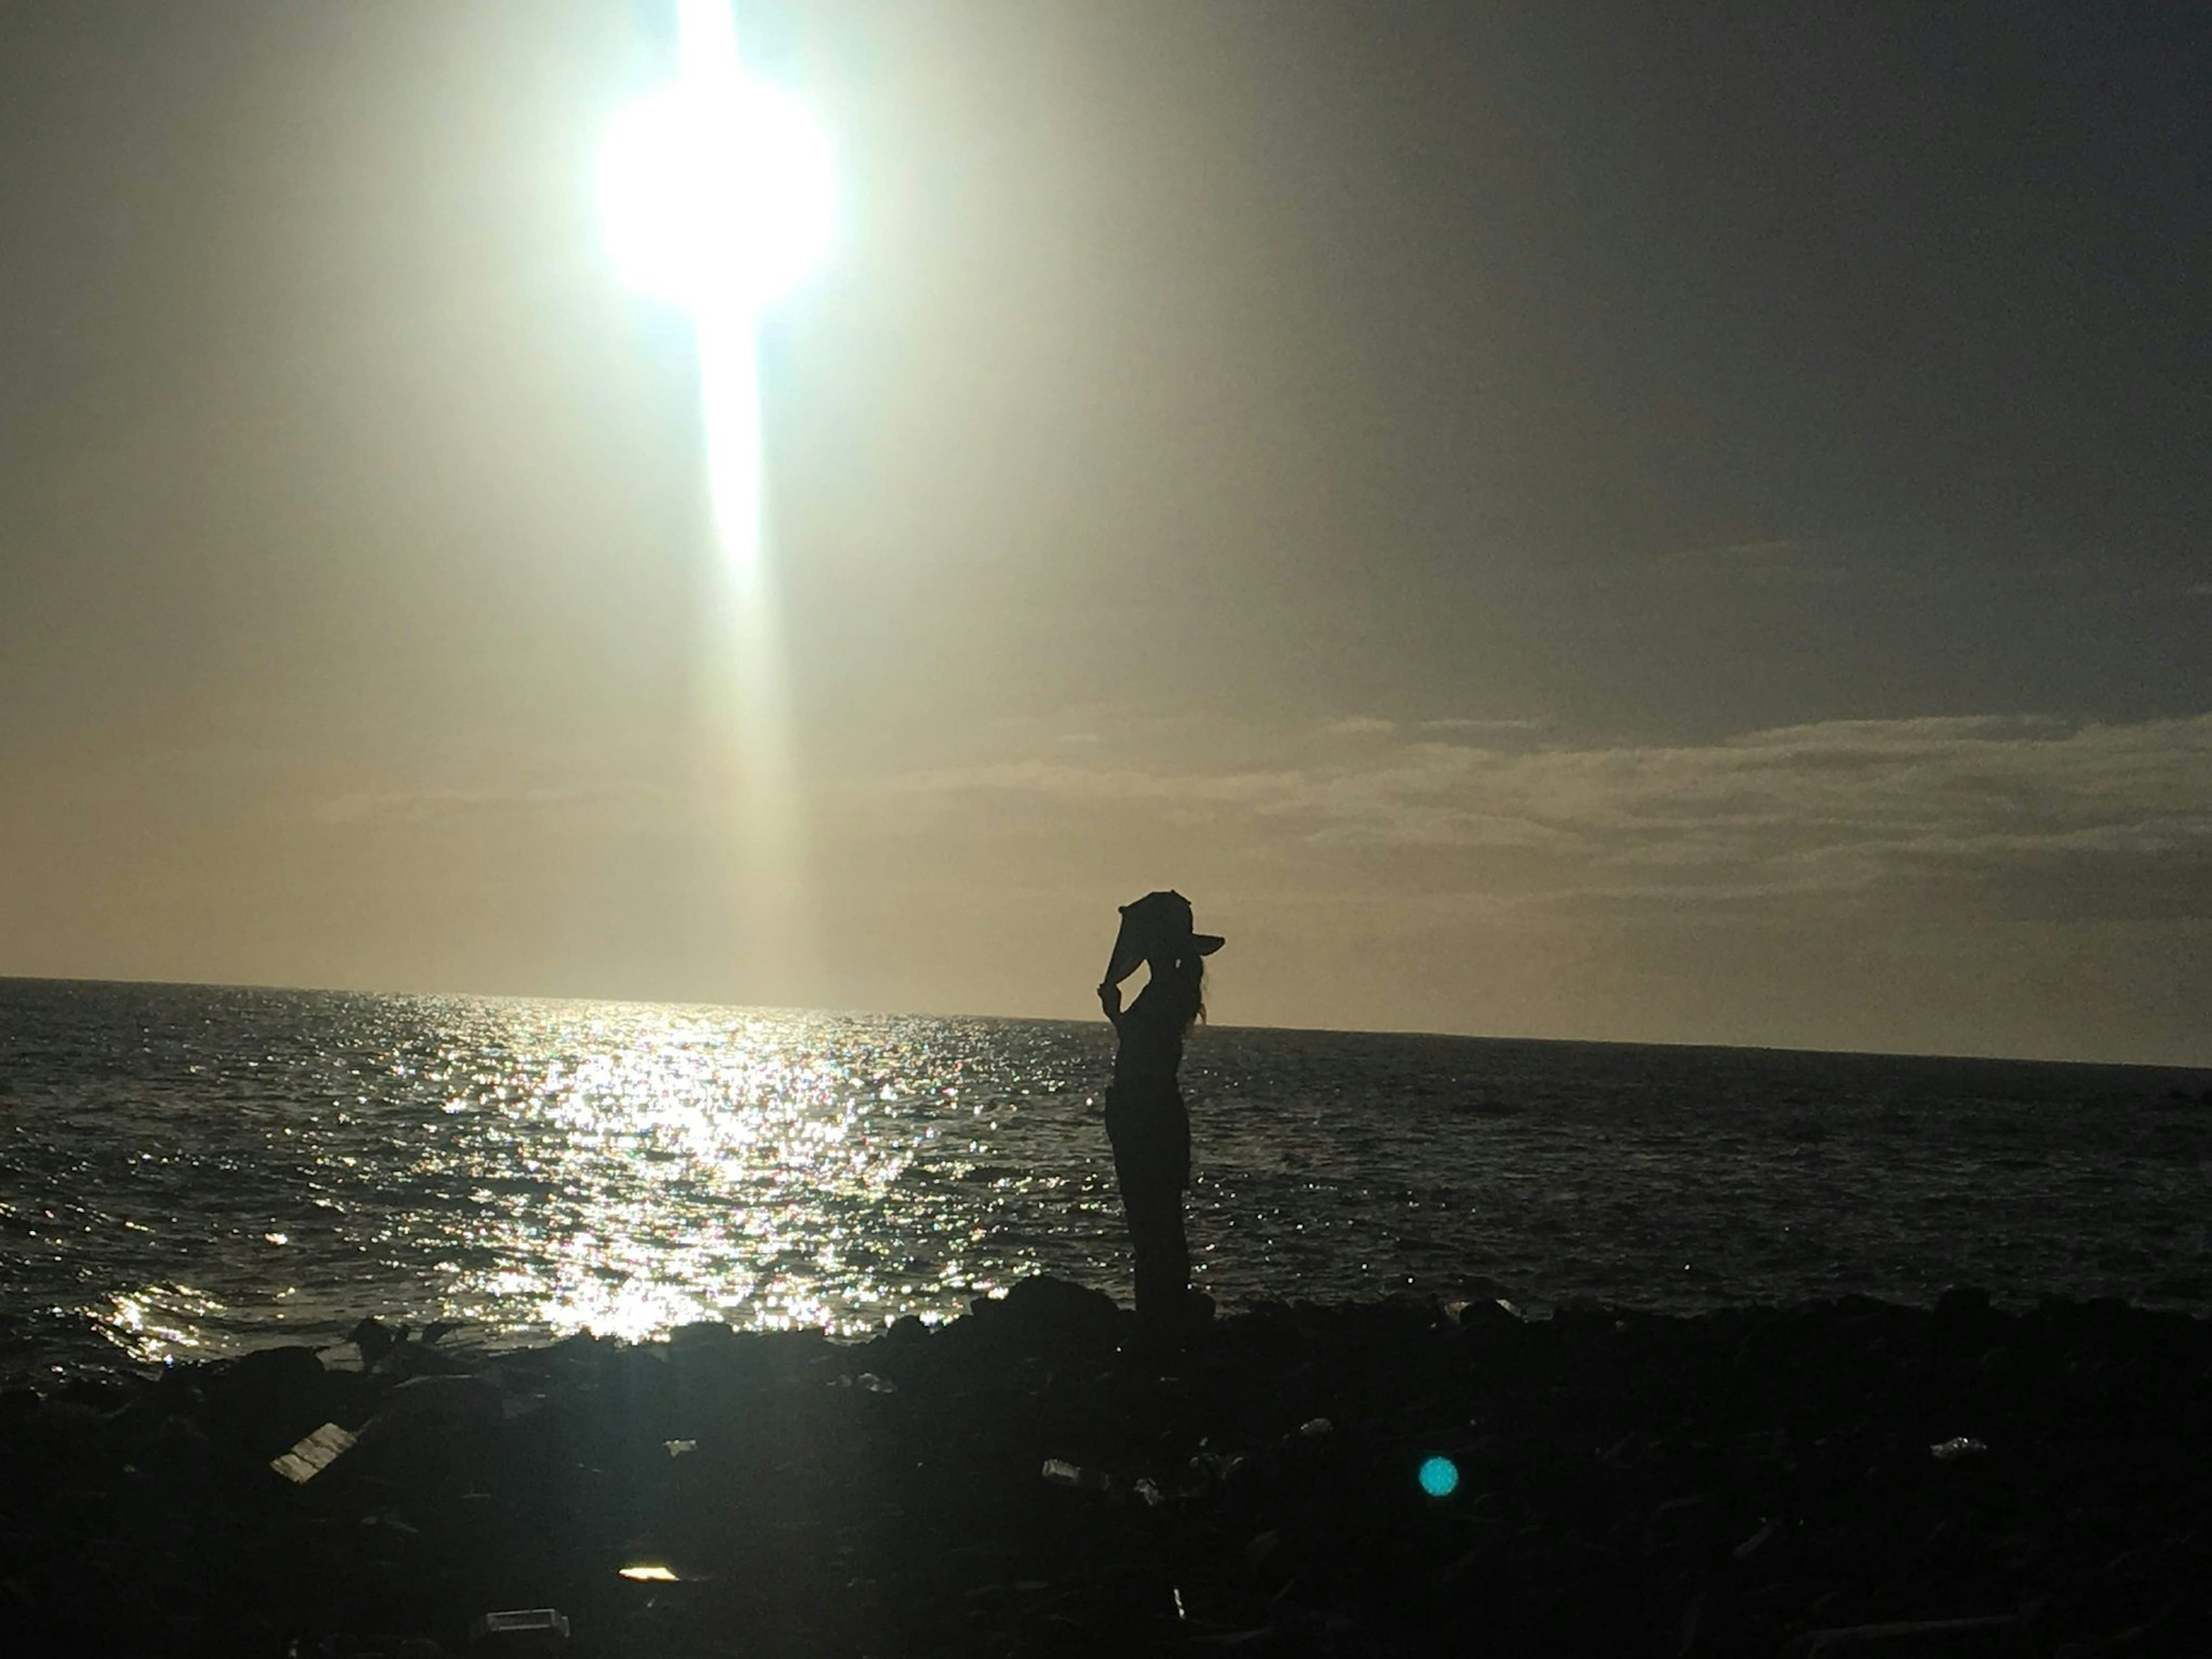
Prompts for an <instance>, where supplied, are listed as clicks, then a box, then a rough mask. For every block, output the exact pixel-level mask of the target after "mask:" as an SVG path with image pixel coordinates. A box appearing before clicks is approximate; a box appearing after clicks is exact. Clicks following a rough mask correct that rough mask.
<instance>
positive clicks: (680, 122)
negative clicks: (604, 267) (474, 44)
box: [599, 66, 832, 307]
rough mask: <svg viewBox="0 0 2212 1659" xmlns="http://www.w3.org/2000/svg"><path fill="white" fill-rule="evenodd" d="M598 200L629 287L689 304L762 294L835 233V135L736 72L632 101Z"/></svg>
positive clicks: (786, 280) (610, 147)
mask: <svg viewBox="0 0 2212 1659" xmlns="http://www.w3.org/2000/svg"><path fill="white" fill-rule="evenodd" d="M831 202H832V197H831V191H830V173H829V144H828V143H827V142H826V141H825V140H824V139H823V136H822V130H821V129H820V128H819V127H817V125H815V124H814V122H813V120H812V119H811V118H810V117H809V116H808V115H807V113H806V112H805V110H803V109H802V108H800V107H799V105H798V104H797V103H796V102H794V101H793V100H792V99H791V98H789V97H787V95H785V94H782V93H781V92H778V91H777V90H775V88H773V87H768V86H763V85H762V84H761V83H759V82H756V81H752V80H749V79H747V78H746V77H744V76H741V75H738V74H736V73H734V72H732V73H729V74H727V75H714V76H708V75H694V74H692V73H691V72H690V70H689V67H688V66H687V69H686V72H685V76H684V79H683V80H681V81H678V82H676V83H675V84H674V85H673V86H669V87H664V88H661V89H660V90H659V92H656V93H654V94H652V95H651V96H650V97H647V98H645V99H642V100H640V101H639V102H637V103H635V104H632V105H631V106H629V107H628V108H627V109H625V110H623V112H622V113H621V114H620V115H618V116H617V118H615V121H614V124H613V125H612V126H611V128H610V129H609V131H608V133H607V137H606V147H605V149H604V150H602V151H601V153H600V156H599V211H600V214H601V216H602V219H603V221H604V222H605V226H606V234H607V242H608V246H609V248H610V250H611V252H612V253H613V255H614V259H615V267H616V270H617V271H618V272H619V273H620V274H621V276H622V279H623V282H624V283H627V284H628V285H629V287H631V288H634V289H637V290H638V291H639V292H641V293H643V294H648V295H653V297H654V298H656V299H661V300H666V301H671V302H672V303H675V304H678V305H683V306H688V307H697V306H700V305H704V304H713V303H715V302H716V301H723V300H732V301H739V302H742V303H744V304H745V305H747V306H749V307H757V306H760V305H763V304H765V303H766V302H767V301H770V300H773V299H775V297H776V296H777V295H780V294H781V293H783V292H784V291H785V290H786V289H789V288H790V287H791V285H792V284H793V283H795V282H797V281H798V280H799V277H801V276H804V275H805V273H806V271H807V270H808V268H809V267H810V266H811V265H812V264H814V262H815V261H816V260H817V259H818V258H821V256H822V252H823V248H824V247H825V246H827V245H828V243H829V222H830V211H831Z"/></svg>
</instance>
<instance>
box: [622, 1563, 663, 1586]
mask: <svg viewBox="0 0 2212 1659" xmlns="http://www.w3.org/2000/svg"><path fill="white" fill-rule="evenodd" d="M615 1571H617V1572H619V1573H620V1574H621V1575H622V1576H623V1577H625V1578H627V1579H629V1581H630V1582H631V1583H634V1584H673V1583H677V1582H678V1579H677V1577H676V1575H675V1574H674V1573H673V1572H671V1571H670V1570H669V1569H668V1568H666V1567H664V1566H661V1565H658V1564H657V1563H656V1564H651V1565H639V1566H635V1567H617V1568H616V1569H615Z"/></svg>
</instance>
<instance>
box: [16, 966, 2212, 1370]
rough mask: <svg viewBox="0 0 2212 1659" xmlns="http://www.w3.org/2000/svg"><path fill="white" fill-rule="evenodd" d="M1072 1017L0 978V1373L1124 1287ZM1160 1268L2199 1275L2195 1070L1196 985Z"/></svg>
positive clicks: (1082, 1044) (1363, 1275)
mask: <svg viewBox="0 0 2212 1659" xmlns="http://www.w3.org/2000/svg"><path fill="white" fill-rule="evenodd" d="M1110 1061H1111V1035H1110V1033H1109V1030H1107V1028H1106V1026H1105V1025H1104V1024H1103V1022H1099V1023H1092V1024H1065V1023H1054V1022H1036V1021H1023V1020H996V1019H969V1018H921V1017H914V1016H904V1015H885V1014H847V1013H824V1012H793V1011H779V1010H765V1009H742V1008H714V1007H697V1006H654V1005H644V1004H625V1003H591V1002H555V1001H520V1000H494V999H484V998H466V997H415V996H368V995H357V994H335V993H323V992H290V991H269V990H242V989H227V988H210V987H179V986H147V985H108V984H94V983H78V982H47V981H22V980H15V981H4V980H0V1372H9V1373H14V1374H18V1375H21V1374H24V1373H47V1374H50V1373H51V1371H52V1370H53V1369H54V1368H61V1369H64V1370H70V1369H78V1368H85V1367H93V1366H100V1365H113V1364H141V1365H143V1364H160V1363H161V1362H162V1361H164V1360H167V1359H170V1358H187V1357H200V1356H207V1355H212V1354H221V1353H227V1352H237V1351H239V1350H240V1349H244V1348H248V1347H252V1346H261V1345H265V1344H268V1343H271V1342H281V1341H309V1342H318V1343H320V1342H327V1341H331V1340H336V1339H337V1338H338V1337H339V1336H340V1335H341V1334H343V1332H344V1331H345V1330H347V1329H348V1328H350V1327H351V1326H352V1324H353V1323H354V1322H356V1321H357V1320H358V1319H360V1318H361V1317H362V1316H364V1315H374V1316H378V1317H380V1318H383V1319H386V1320H387V1321H399V1320H405V1321H410V1322H414V1323H415V1324H416V1325H417V1326H418V1327H419V1326H421V1325H422V1324H425V1323H427V1322H429V1321H431V1320H436V1319H443V1320H449V1321H459V1322H463V1327H462V1329H461V1331H460V1332H459V1334H457V1337H456V1339H455V1340H464V1341H470V1342H476V1343H483V1344H489V1345H502V1344H512V1343H516V1342H523V1341H529V1340H542V1339H545V1338H548V1337H551V1336H555V1335H559V1334H565V1333H568V1332H571V1331H575V1330H579V1329H585V1328H588V1329H592V1330H594V1331H597V1332H599V1333H601V1334H612V1335H617V1336H621V1337H625V1338H632V1339H637V1338H644V1337H648V1336H651V1335H653V1334H658V1333H661V1332H665V1331H666V1330H668V1329H671V1328H673V1327H675V1326H678V1325H681V1324H684V1323H685V1322H690V1321H695V1320H702V1319H715V1320H726V1321H727V1322H730V1323H732V1324H733V1325H737V1326H739V1327H750V1328H769V1327H788V1326H811V1325H821V1326H826V1327H828V1328H829V1329H830V1330H831V1331H833V1332H835V1333H838V1334H860V1333H862V1332H865V1331H867V1330H870V1329H872V1328H878V1327H880V1326H881V1325H882V1324H883V1323H884V1322H885V1321H887V1320H889V1319H891V1318H894V1317H896V1316H900V1315H902V1314H907V1313H914V1314H918V1315H920V1316H922V1317H923V1318H925V1319H929V1320H935V1319H940V1318H944V1317H947V1316H952V1315H955V1314H957V1312H959V1311H960V1310H962V1309H963V1307H964V1306H965V1305H966V1304H968V1303H969V1301H970V1300H971V1299H973V1298H974V1297H978V1296H987V1295H990V1294H992V1293H994V1291H1003V1290H1004V1288H1005V1287H1006V1285H1009V1284H1011V1283H1012V1282H1013V1281H1014V1280H1016V1279H1020V1278H1022V1277H1024V1276H1025V1275H1027V1274H1030V1273H1055V1274H1060V1275H1062V1276H1065V1277H1067V1278H1071V1279H1078V1280H1080V1281H1083V1282H1085V1283H1087V1284H1091V1285H1097V1286H1099V1287H1101V1288H1103V1289H1104V1290H1106V1291H1110V1292H1112V1293H1113V1294H1114V1295H1115V1296H1116V1297H1121V1298H1123V1299H1125V1300H1126V1298H1127V1296H1128V1293H1129V1275H1128V1264H1127V1249H1126V1243H1125V1238H1124V1235H1123V1233H1122V1230H1121V1209H1120V1200H1119V1197H1118V1195H1117V1193H1116V1190H1115V1183H1114V1173H1113V1166H1112V1162H1111V1159H1110V1157H1109V1152H1108V1148H1107V1145H1106V1139H1105V1134H1104V1133H1103V1128H1102V1127H1101V1124H1100V1121H1099V1109H1098V1103H1099V1097H1100V1095H1101V1093H1102V1091H1103V1086H1104V1080H1105V1078H1106V1076H1107V1074H1108V1072H1109V1066H1110ZM1184 1077H1185V1085H1186V1094H1187V1096H1188V1099H1189V1103H1190V1108H1191V1116H1192V1121H1193V1126H1194V1145H1195V1158H1194V1162H1195V1166H1196V1173H1195V1188H1194V1193H1193V1194H1192V1199H1191V1206H1190V1207H1191V1220H1190V1230H1191V1237H1192V1247H1193V1255H1194V1267H1195V1273H1196V1276H1197V1279H1198V1282H1199V1283H1200V1285H1201V1286H1202V1287H1203V1288H1205V1289H1206V1290H1207V1291H1210V1292H1211V1293H1212V1295H1213V1297H1215V1298H1216V1299H1217V1301H1218V1302H1220V1303H1221V1304H1224V1305H1225V1307H1229V1308H1234V1307H1237V1306H1239V1305H1243V1304H1249V1303H1252V1302H1255V1301H1260V1300H1264V1299H1297V1298H1315V1299H1324V1300H1330V1299H1341V1298H1350V1297H1379V1296H1383V1295H1388V1294H1391V1293H1395V1292H1405V1293H1411V1294H1413V1295H1417V1296H1435V1297H1440V1298H1445V1299H1450V1298H1455V1297H1476V1296H1496V1295H1504V1296H1510V1297H1514V1298H1516V1299H1518V1300H1521V1301H1523V1302H1526V1303H1528V1304H1534V1305H1539V1306H1541V1305H1542V1304H1557V1303H1560V1302H1564V1301H1566V1300H1568V1299H1571V1298H1573V1297H1598V1298H1601V1299H1602V1300H1605V1301H1608V1302H1613V1303H1618V1304H1627V1305H1633V1306H1639V1307H1644V1308H1650V1309H1656V1310H1692V1309H1696V1308H1700V1307H1705V1306H1711V1305H1714V1304H1721V1303H1737V1302H1747V1301H1780V1300H1796V1299H1800V1298H1804V1297H1820V1296H1833V1295H1838V1294H1840V1293H1843V1292H1845V1291H1861V1292H1866V1293H1869V1294H1873V1295H1876V1296H1882V1297H1893V1298H1898V1299H1902V1300H1907V1301H1925V1300H1928V1299H1929V1298H1931V1297H1934V1296H1935V1295H1936V1293H1937V1292H1939V1291H1941V1290H1942V1288H1943V1287H1944V1286H1946V1285H1952V1284H1978V1285H1985V1286H1987V1287H1989V1288H1990V1290H1991V1291H1993V1292H1994V1293H1995V1294H1996V1296H1997V1297H1999V1298H2000V1299H2001V1300H2014V1301H2018V1300H2031V1299H2033V1297H2037V1296H2039V1295H2041V1294H2045V1293H2058V1294H2067V1295H2073V1296H2077V1297H2088V1296H2098V1295H2113V1296H2121V1297H2129V1298H2130V1299H2132V1300H2135V1301H2137V1302H2140V1303H2143V1304H2151V1305H2157V1306H2166V1307H2179V1308H2185V1309H2188V1310H2193V1311H2203V1310H2206V1309H2207V1308H2208V1307H2212V1237H2208V1231H2207V1221H2206V1217H2207V1213H2208V1204H2207V1200H2208V1196H2212V1191H2208V1188H2212V1073H2203V1072H2183V1071H2172V1070H2154V1069H2149V1068H2130V1067H2117V1066H2054V1065H2045V1064H2034V1063H2029V1062H2019V1061H2002V1060H1944V1059H1906V1058H1897V1057H1887V1056H1872V1055H1850V1054H1804V1053H1792V1052H1784V1051H1775V1050H1756V1049H1727V1048H1662V1047H1650V1046H1642V1045H1630V1044H1601V1043H1566V1042H1528V1041H1503V1040H1492V1039H1480V1038H1463V1037H1437V1036H1392V1035H1376V1034H1360V1033H1351V1032H1322V1031H1287V1030H1237V1029H1231V1028H1201V1029H1200V1030H1199V1031H1198V1032H1197V1033H1196V1034H1195V1035H1194V1037H1193V1039H1192V1042H1191V1044H1190V1048H1189V1053H1188V1060H1187V1061H1186V1065H1185V1073H1184Z"/></svg>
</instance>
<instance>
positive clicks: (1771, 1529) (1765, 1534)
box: [1729, 1516, 1782, 1561]
mask: <svg viewBox="0 0 2212 1659" xmlns="http://www.w3.org/2000/svg"><path fill="white" fill-rule="evenodd" d="M1781 1525H1782V1517H1781V1516H1775V1517H1774V1518H1773V1519H1772V1520H1771V1521H1769V1522H1767V1523H1766V1524H1765V1526H1763V1527H1761V1528H1759V1530H1758V1531H1757V1532H1755V1533H1753V1534H1752V1535H1751V1536H1750V1537H1748V1538H1747V1539H1745V1540H1744V1541H1743V1542H1741V1544H1738V1545H1737V1546H1736V1547H1735V1548H1734V1549H1733V1550H1731V1551H1729V1553H1730V1554H1731V1555H1733V1556H1735V1559H1737V1560H1739V1561H1748V1560H1749V1559H1751V1558H1752V1556H1753V1554H1754V1553H1757V1551H1758V1549H1759V1546H1760V1545H1762V1544H1764V1543H1765V1542H1766V1541H1767V1540H1768V1539H1770V1538H1771V1537H1773V1536H1774V1534H1775V1533H1776V1532H1777V1531H1778V1530H1779V1528H1781Z"/></svg>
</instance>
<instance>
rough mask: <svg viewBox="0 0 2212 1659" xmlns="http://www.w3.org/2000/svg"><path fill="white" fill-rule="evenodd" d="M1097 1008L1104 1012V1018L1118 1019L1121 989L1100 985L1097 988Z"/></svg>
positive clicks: (1119, 1016)
mask: <svg viewBox="0 0 2212 1659" xmlns="http://www.w3.org/2000/svg"><path fill="white" fill-rule="evenodd" d="M1098 1006H1100V1007H1101V1008H1103V1009H1104V1010H1105V1011H1106V1018H1109V1019H1118V1018H1121V987H1120V986H1118V985H1102V986H1100V987H1098Z"/></svg>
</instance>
